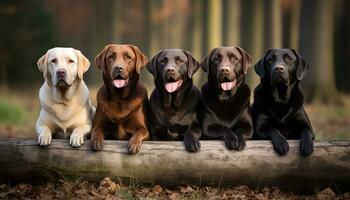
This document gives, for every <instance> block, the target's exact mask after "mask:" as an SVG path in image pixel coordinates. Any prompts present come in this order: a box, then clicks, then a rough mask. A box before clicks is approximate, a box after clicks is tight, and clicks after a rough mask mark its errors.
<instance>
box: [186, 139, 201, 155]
mask: <svg viewBox="0 0 350 200" xmlns="http://www.w3.org/2000/svg"><path fill="white" fill-rule="evenodd" d="M184 144H185V147H186V149H187V151H189V152H197V151H199V149H200V148H201V143H200V142H199V140H198V139H196V138H191V137H185V139H184Z"/></svg>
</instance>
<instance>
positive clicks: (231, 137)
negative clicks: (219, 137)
mask: <svg viewBox="0 0 350 200" xmlns="http://www.w3.org/2000/svg"><path fill="white" fill-rule="evenodd" d="M224 141H225V145H226V147H227V148H228V149H230V150H241V149H243V148H244V147H245V140H244V139H243V140H242V139H240V138H238V137H237V135H236V134H234V133H231V134H226V135H225V136H224Z"/></svg>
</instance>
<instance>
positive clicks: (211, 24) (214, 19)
mask: <svg viewBox="0 0 350 200" xmlns="http://www.w3.org/2000/svg"><path fill="white" fill-rule="evenodd" d="M207 33H208V35H207V41H208V46H207V50H208V51H210V50H211V49H213V48H215V47H219V46H221V45H222V0H208V26H207Z"/></svg>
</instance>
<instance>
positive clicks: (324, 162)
mask: <svg viewBox="0 0 350 200" xmlns="http://www.w3.org/2000/svg"><path fill="white" fill-rule="evenodd" d="M89 142H90V141H85V144H84V145H83V146H81V147H80V148H72V147H71V146H69V144H68V141H66V140H53V142H52V144H51V145H50V146H48V147H39V146H38V145H37V142H36V141H35V140H33V139H0V180H1V182H3V183H17V182H19V181H30V182H32V183H35V182H38V181H42V180H45V181H48V180H49V181H56V180H59V179H86V180H95V181H99V180H101V179H102V178H103V177H110V178H112V179H114V180H119V181H122V183H123V184H126V185H128V184H130V183H135V182H137V183H144V184H149V183H150V184H162V185H165V186H169V187H171V186H176V185H182V184H191V185H198V186H214V187H224V186H237V185H248V186H250V187H252V188H254V189H255V188H257V189H261V188H263V187H265V186H269V187H271V186H276V187H279V188H280V189H283V190H287V191H296V192H313V191H314V190H316V189H323V188H324V187H328V186H330V185H334V186H335V187H336V188H337V189H339V190H341V191H349V189H350V141H337V142H336V141H334V142H330V141H316V142H315V151H314V153H313V154H312V155H311V156H309V157H302V156H301V155H300V153H299V142H298V141H289V145H290V150H289V152H288V154H287V155H285V156H282V157H281V156H278V155H277V154H276V153H275V152H274V150H273V148H272V145H271V143H270V141H247V147H246V149H244V150H242V151H230V150H228V149H226V148H225V146H224V143H223V142H222V141H201V144H202V148H201V150H200V152H197V153H189V152H186V150H185V148H184V145H183V143H182V142H165V141H164V142H159V141H147V142H144V144H143V146H142V148H141V151H140V152H139V153H138V154H136V155H129V154H127V151H126V149H127V148H126V147H127V141H105V144H104V148H103V150H102V151H99V152H94V151H92V150H91V149H90V146H89Z"/></svg>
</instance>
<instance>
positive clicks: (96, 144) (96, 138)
mask: <svg viewBox="0 0 350 200" xmlns="http://www.w3.org/2000/svg"><path fill="white" fill-rule="evenodd" d="M90 145H91V148H92V149H93V150H95V151H100V150H102V148H103V136H101V135H93V136H92V137H91V142H90Z"/></svg>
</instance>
